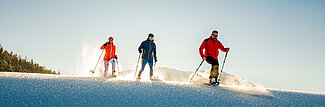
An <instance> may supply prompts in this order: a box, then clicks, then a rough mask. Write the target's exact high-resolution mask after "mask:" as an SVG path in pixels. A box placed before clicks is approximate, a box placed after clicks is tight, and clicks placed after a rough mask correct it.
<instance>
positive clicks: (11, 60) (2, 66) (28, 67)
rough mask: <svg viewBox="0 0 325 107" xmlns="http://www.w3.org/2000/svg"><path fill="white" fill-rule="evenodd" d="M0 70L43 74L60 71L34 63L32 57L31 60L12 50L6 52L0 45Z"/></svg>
mask: <svg viewBox="0 0 325 107" xmlns="http://www.w3.org/2000/svg"><path fill="white" fill-rule="evenodd" d="M0 72H26V73H44V74H60V72H58V73H56V72H55V71H52V70H51V69H50V70H48V69H46V68H45V66H40V65H39V64H37V63H35V62H34V60H33V59H32V60H31V61H28V60H27V57H25V59H22V58H21V57H20V56H18V55H17V54H14V53H13V52H10V53H9V52H8V51H7V50H5V49H3V47H2V46H1V45H0Z"/></svg>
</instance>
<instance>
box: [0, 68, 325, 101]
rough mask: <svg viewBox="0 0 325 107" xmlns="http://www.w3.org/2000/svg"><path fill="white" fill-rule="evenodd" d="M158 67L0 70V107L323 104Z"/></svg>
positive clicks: (323, 97)
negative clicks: (105, 73)
mask: <svg viewBox="0 0 325 107" xmlns="http://www.w3.org/2000/svg"><path fill="white" fill-rule="evenodd" d="M192 73H193V72H186V71H178V70H175V69H170V68H157V69H155V72H154V77H155V78H156V79H157V80H149V79H145V78H144V77H145V76H148V75H145V74H148V72H147V71H145V72H143V76H142V78H144V79H142V80H140V81H136V80H135V79H133V77H134V70H126V71H123V72H119V73H118V74H119V75H118V77H117V78H110V77H102V76H101V73H98V74H95V75H92V74H89V75H88V76H87V75H83V76H77V75H51V74H32V73H11V72H0V87H1V88H0V106H1V107H5V106H325V94H323V93H310V92H299V91H289V90H280V89H266V88H263V86H262V85H257V84H254V83H251V82H249V81H247V80H245V79H243V78H239V77H237V76H235V75H231V74H227V73H223V74H222V76H221V85H220V86H218V87H216V86H208V85H204V84H203V83H205V82H207V77H208V71H204V70H202V71H199V72H198V73H197V75H196V76H195V77H194V79H193V81H192V82H188V80H189V78H190V77H191V76H192Z"/></svg>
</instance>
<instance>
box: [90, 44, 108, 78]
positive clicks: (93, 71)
mask: <svg viewBox="0 0 325 107" xmlns="http://www.w3.org/2000/svg"><path fill="white" fill-rule="evenodd" d="M104 50H105V48H104V49H103V51H102V53H101V54H100V56H99V58H98V61H97V63H96V66H95V68H94V70H90V72H92V73H95V69H96V67H97V65H98V62H99V60H100V58H101V57H102V54H103V53H104Z"/></svg>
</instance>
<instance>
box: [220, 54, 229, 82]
mask: <svg viewBox="0 0 325 107" xmlns="http://www.w3.org/2000/svg"><path fill="white" fill-rule="evenodd" d="M227 55H228V52H226V55H225V59H223V63H222V67H221V71H220V75H219V76H218V83H220V77H221V74H222V70H223V67H224V65H225V62H226V58H227Z"/></svg>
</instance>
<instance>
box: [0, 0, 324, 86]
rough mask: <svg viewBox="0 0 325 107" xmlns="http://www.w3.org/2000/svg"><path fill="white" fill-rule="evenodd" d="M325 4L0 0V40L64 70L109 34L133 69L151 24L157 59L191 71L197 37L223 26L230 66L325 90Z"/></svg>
mask: <svg viewBox="0 0 325 107" xmlns="http://www.w3.org/2000/svg"><path fill="white" fill-rule="evenodd" d="M324 11H325V2H324V1H321V0H319V1H318V0H285V1H283V0H272V1H259V0H248V1H227V0H221V1H219V0H204V1H195V0H193V1H190V0H183V1H175V0H164V1H152V0H145V1H142V0H140V1H132V0H130V1H121V0H113V1H106V0H103V1H89V0H84V1H82V0H68V1H66V0H61V1H60V0H56V1H42V0H15V1H11V0H1V1H0V43H1V45H2V46H3V47H4V48H5V49H7V50H11V51H13V52H14V53H18V54H19V55H21V56H22V57H24V56H28V58H34V60H35V61H36V62H38V63H40V64H42V65H46V66H47V67H48V68H52V69H54V70H60V71H61V73H63V74H78V72H80V71H78V70H77V69H76V64H77V63H78V62H79V61H80V59H82V55H83V54H82V53H85V52H82V49H84V48H85V45H87V44H92V46H93V47H90V46H88V47H87V46H86V47H87V48H89V47H90V48H93V50H92V51H91V52H89V53H99V52H100V50H96V48H98V47H99V46H100V45H101V44H102V43H103V42H105V41H106V40H107V38H108V37H109V36H112V35H113V36H114V38H115V43H116V44H117V47H118V53H119V58H120V63H121V64H122V65H123V68H124V69H134V68H135V63H136V61H137V57H138V53H137V47H138V45H140V43H141V42H142V41H143V40H145V39H146V38H147V34H148V33H150V32H152V33H154V34H155V35H156V37H155V42H156V44H157V48H158V50H157V51H158V60H159V63H158V66H161V67H170V68H175V69H179V70H186V71H194V70H195V69H196V67H197V66H198V64H199V63H200V61H201V58H200V56H199V54H198V48H199V46H200V44H201V43H202V41H203V40H204V39H205V38H207V37H209V35H210V33H211V31H212V30H218V31H219V32H220V33H219V40H220V41H221V42H222V43H223V44H224V45H225V46H226V47H230V48H231V51H230V52H229V57H228V60H227V62H226V66H225V68H224V71H225V72H228V73H231V74H235V75H238V76H240V77H243V78H246V79H248V80H250V81H254V82H256V83H261V84H263V85H264V86H265V87H268V88H281V89H294V90H307V91H314V92H325V90H324V89H325V85H322V84H323V83H324V82H325V79H324V78H323V76H324V75H325V71H324V69H325V67H324V64H325V56H324V54H325V50H324V49H325V42H324V40H325V35H324V33H323V31H325V21H324V19H325V12H324ZM94 44H95V45H94ZM96 45H98V47H96ZM88 51H89V50H87V51H86V53H87V52H88ZM94 51H96V52H94ZM223 56H224V53H222V54H221V55H220V56H219V57H220V60H219V62H220V63H221V62H222V59H223ZM92 59H94V60H97V58H92ZM90 63H95V62H93V61H91V62H90ZM77 67H78V66H77ZM201 69H206V70H208V69H210V66H209V65H208V64H207V63H204V65H203V66H202V68H201Z"/></svg>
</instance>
